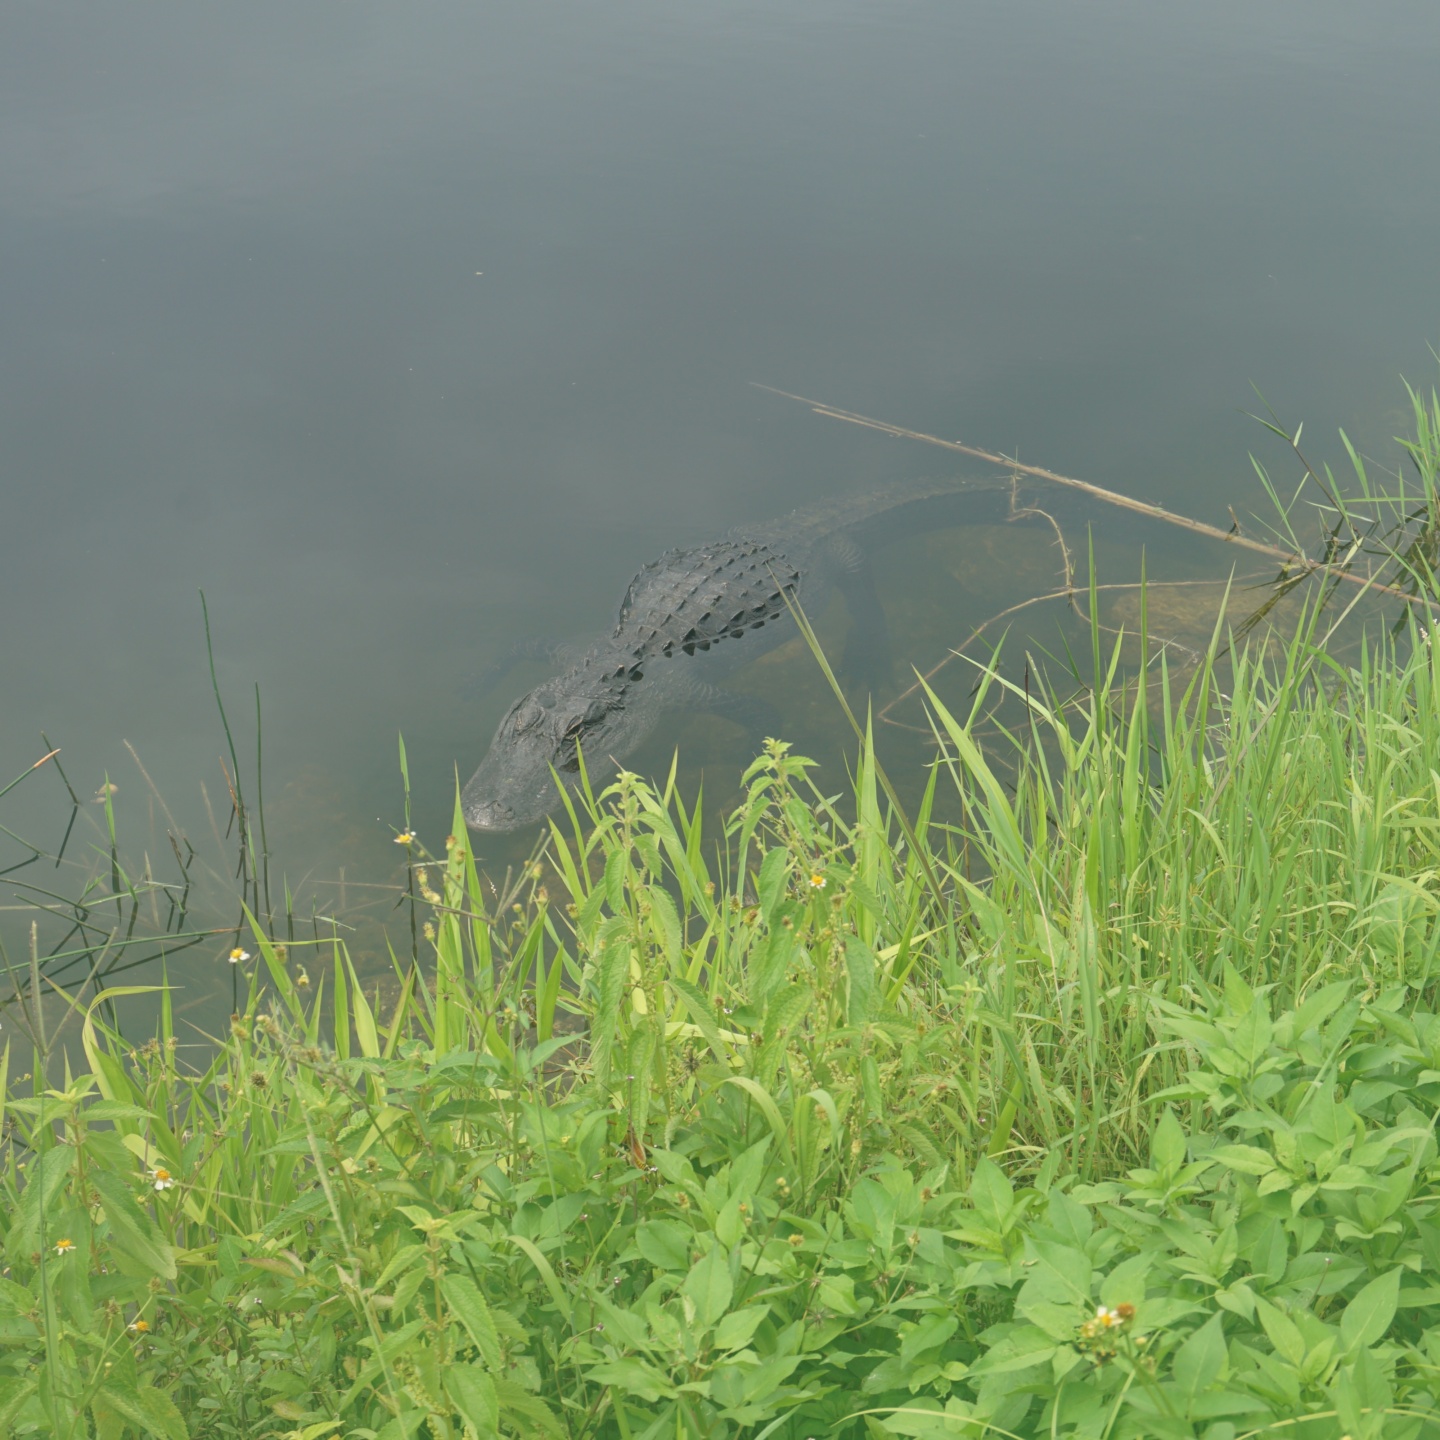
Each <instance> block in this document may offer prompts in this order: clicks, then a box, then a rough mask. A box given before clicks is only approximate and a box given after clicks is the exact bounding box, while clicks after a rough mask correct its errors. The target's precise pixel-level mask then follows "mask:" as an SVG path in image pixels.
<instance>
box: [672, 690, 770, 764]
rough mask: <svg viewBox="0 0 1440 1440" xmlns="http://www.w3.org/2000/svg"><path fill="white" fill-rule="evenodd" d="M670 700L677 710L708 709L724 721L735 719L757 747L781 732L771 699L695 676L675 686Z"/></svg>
mask: <svg viewBox="0 0 1440 1440" xmlns="http://www.w3.org/2000/svg"><path fill="white" fill-rule="evenodd" d="M667 700H668V703H669V704H671V705H674V706H675V707H676V708H677V709H685V710H706V711H709V713H710V714H712V715H718V716H720V718H721V719H722V720H733V721H734V722H735V724H737V725H740V726H743V727H744V729H745V731H746V732H747V733H748V734H749V736H750V739H751V740H752V741H753V742H754V744H755V746H756V748H757V749H758V748H759V746H761V745H762V744H763V743H764V742H765V741H766V740H767V739H769V738H770V737H771V736H774V735H778V734H779V733H780V712H779V711H778V710H777V709H776V708H775V706H774V705H772V704H771V703H770V702H769V701H768V700H764V699H762V698H761V697H760V696H758V695H742V694H740V693H739V692H737V691H735V690H726V689H723V688H722V687H721V686H719V685H711V684H710V683H709V682H708V681H706V680H699V679H696V678H695V677H693V676H686V677H685V678H684V680H683V681H682V682H680V683H679V684H676V685H674V687H673V688H672V689H671V691H670V693H669V696H668V697H667Z"/></svg>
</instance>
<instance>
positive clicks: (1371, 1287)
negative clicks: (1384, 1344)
mask: <svg viewBox="0 0 1440 1440" xmlns="http://www.w3.org/2000/svg"><path fill="white" fill-rule="evenodd" d="M1399 1302H1400V1271H1399V1270H1398V1269H1396V1270H1392V1271H1390V1273H1389V1274H1388V1275H1381V1276H1379V1277H1377V1278H1376V1279H1374V1280H1372V1281H1371V1282H1370V1283H1369V1284H1368V1285H1367V1286H1365V1288H1364V1289H1363V1290H1361V1291H1360V1293H1359V1294H1358V1295H1357V1296H1356V1297H1355V1298H1354V1299H1353V1300H1352V1301H1351V1302H1350V1303H1349V1304H1348V1305H1347V1306H1346V1307H1345V1313H1344V1314H1343V1315H1342V1316H1341V1317H1340V1348H1341V1349H1342V1350H1343V1351H1345V1352H1346V1353H1347V1354H1348V1353H1349V1352H1351V1351H1353V1350H1356V1349H1359V1348H1360V1347H1362V1346H1366V1345H1373V1344H1375V1342H1376V1341H1377V1340H1380V1339H1383V1338H1384V1335H1385V1332H1386V1331H1387V1330H1388V1329H1389V1328H1390V1322H1391V1321H1392V1320H1393V1319H1394V1318H1395V1307H1396V1305H1398V1304H1399Z"/></svg>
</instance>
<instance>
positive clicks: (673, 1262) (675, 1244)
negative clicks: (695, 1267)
mask: <svg viewBox="0 0 1440 1440" xmlns="http://www.w3.org/2000/svg"><path fill="white" fill-rule="evenodd" d="M694 1238H695V1237H694V1235H693V1233H692V1232H691V1231H690V1230H688V1229H686V1227H685V1226H683V1225H679V1224H677V1223H676V1222H675V1221H674V1220H645V1221H642V1222H641V1224H640V1226H639V1228H638V1229H637V1230H636V1231H635V1248H636V1249H637V1250H638V1251H639V1252H640V1254H641V1255H642V1256H644V1258H645V1259H646V1260H648V1261H649V1262H650V1263H651V1264H652V1265H653V1266H654V1267H655V1268H656V1269H657V1270H689V1268H690V1247H691V1245H692V1244H693V1243H694Z"/></svg>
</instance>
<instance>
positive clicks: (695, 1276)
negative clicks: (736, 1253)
mask: <svg viewBox="0 0 1440 1440" xmlns="http://www.w3.org/2000/svg"><path fill="white" fill-rule="evenodd" d="M680 1292H681V1294H683V1295H685V1296H686V1297H687V1298H688V1299H690V1300H691V1301H692V1302H693V1303H694V1305H695V1321H696V1324H698V1325H699V1326H700V1327H701V1328H702V1329H705V1330H708V1329H709V1328H710V1327H711V1326H712V1325H714V1324H715V1322H716V1321H717V1320H719V1318H720V1317H721V1316H722V1315H723V1314H724V1313H725V1312H726V1311H727V1310H728V1309H729V1308H730V1298H731V1296H732V1295H734V1293H735V1282H734V1281H733V1280H732V1279H731V1278H730V1257H729V1255H727V1254H726V1253H725V1251H724V1250H723V1249H722V1248H721V1247H720V1246H719V1245H712V1246H711V1247H710V1251H709V1253H708V1254H706V1255H704V1256H702V1257H701V1258H700V1259H699V1260H698V1261H697V1262H696V1263H695V1265H694V1266H692V1267H691V1270H690V1273H689V1274H688V1275H687V1276H686V1277H685V1283H684V1284H683V1285H682V1286H681V1287H680Z"/></svg>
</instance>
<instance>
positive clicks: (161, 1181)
mask: <svg viewBox="0 0 1440 1440" xmlns="http://www.w3.org/2000/svg"><path fill="white" fill-rule="evenodd" d="M150 1181H151V1183H152V1184H153V1185H154V1186H155V1188H156V1189H157V1190H169V1189H171V1188H173V1186H174V1184H175V1177H174V1176H173V1175H172V1174H171V1173H170V1172H169V1171H168V1170H166V1169H164V1168H163V1167H162V1166H159V1165H157V1166H156V1167H155V1169H153V1170H152V1171H151V1172H150Z"/></svg>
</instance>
